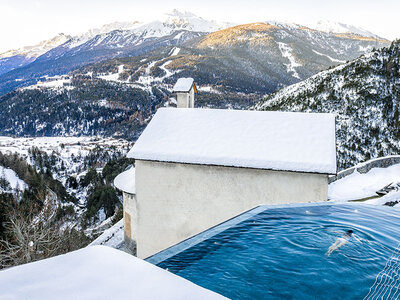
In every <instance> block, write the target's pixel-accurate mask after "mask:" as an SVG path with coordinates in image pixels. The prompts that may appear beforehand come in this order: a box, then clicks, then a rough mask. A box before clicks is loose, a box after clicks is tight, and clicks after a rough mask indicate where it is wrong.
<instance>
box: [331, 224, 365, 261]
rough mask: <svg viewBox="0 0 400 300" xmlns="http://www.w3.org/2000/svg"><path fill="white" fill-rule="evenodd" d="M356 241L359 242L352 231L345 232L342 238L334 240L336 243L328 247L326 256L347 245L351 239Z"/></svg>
mask: <svg viewBox="0 0 400 300" xmlns="http://www.w3.org/2000/svg"><path fill="white" fill-rule="evenodd" d="M352 237H353V238H354V239H356V240H357V241H358V242H361V241H360V240H359V239H358V238H357V237H356V236H355V234H353V230H347V231H346V232H345V233H344V234H343V236H342V237H339V238H337V239H336V241H335V242H334V243H333V244H332V245H331V246H330V247H329V249H328V252H326V255H328V256H329V255H331V254H332V252H333V251H335V250H337V249H339V248H340V247H342V246H344V245H346V244H347V242H348V241H349V240H350V239H351V238H352Z"/></svg>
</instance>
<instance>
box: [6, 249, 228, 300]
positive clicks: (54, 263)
mask: <svg viewBox="0 0 400 300" xmlns="http://www.w3.org/2000/svg"><path fill="white" fill-rule="evenodd" d="M0 282H1V289H0V299H30V300H35V299H40V300H47V299H58V300H63V299H86V300H90V299H96V300H98V299H226V298H224V297H223V296H220V295H218V294H216V293H214V292H212V291H209V290H207V289H204V288H202V287H200V286H197V285H195V284H194V283H191V282H190V281H188V280H186V279H183V278H182V277H179V276H177V275H174V274H172V273H170V272H168V271H166V270H163V269H161V268H159V267H156V266H154V265H152V264H150V263H148V262H145V261H143V260H141V259H138V258H136V257H134V256H132V255H130V254H127V253H125V252H122V251H119V250H116V249H112V248H110V247H106V246H89V247H86V248H83V249H80V250H78V251H74V252H70V253H68V254H64V255H60V256H57V257H53V258H49V259H45V260H41V261H38V262H34V263H30V264H25V265H22V266H18V267H14V268H10V269H7V270H4V271H1V272H0Z"/></svg>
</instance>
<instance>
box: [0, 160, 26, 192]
mask: <svg viewBox="0 0 400 300" xmlns="http://www.w3.org/2000/svg"><path fill="white" fill-rule="evenodd" d="M0 178H4V179H5V180H6V181H7V182H8V183H9V184H10V187H11V189H13V190H18V191H23V190H25V189H26V188H27V186H28V185H27V184H26V183H25V181H23V180H22V179H20V178H19V177H18V175H17V173H15V171H14V170H12V169H9V168H4V167H3V166H0ZM0 191H1V187H0Z"/></svg>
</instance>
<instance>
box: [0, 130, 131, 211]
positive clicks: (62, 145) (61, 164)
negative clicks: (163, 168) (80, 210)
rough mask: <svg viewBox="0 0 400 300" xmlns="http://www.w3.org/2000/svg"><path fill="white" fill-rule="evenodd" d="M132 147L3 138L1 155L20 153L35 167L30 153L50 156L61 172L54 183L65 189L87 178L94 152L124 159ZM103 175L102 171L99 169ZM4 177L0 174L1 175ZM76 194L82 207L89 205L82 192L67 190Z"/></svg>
mask: <svg viewBox="0 0 400 300" xmlns="http://www.w3.org/2000/svg"><path fill="white" fill-rule="evenodd" d="M131 146H132V143H131V142H129V141H127V140H124V139H114V138H100V137H32V138H12V137H5V136H0V152H1V153H4V154H14V153H17V154H19V155H20V156H21V157H23V158H25V159H26V161H27V162H28V163H29V164H31V165H34V161H33V159H32V156H31V155H30V154H29V150H30V149H31V148H32V147H37V148H38V149H40V150H41V151H43V152H46V153H47V154H48V155H49V156H53V155H54V156H55V157H56V168H57V169H58V170H60V172H55V173H53V176H54V178H55V179H57V180H60V181H61V182H62V183H63V184H64V185H65V184H66V180H67V178H68V177H69V176H75V177H76V178H78V179H79V178H80V177H81V176H84V175H85V174H86V171H87V170H86V169H85V166H84V163H85V161H84V160H85V158H86V157H88V156H89V155H91V154H92V153H93V151H95V150H100V151H103V152H104V153H106V154H107V155H113V154H116V153H117V152H120V154H121V155H124V154H125V153H127V152H128V150H129V149H130V148H131ZM99 171H101V169H99ZM0 176H1V173H0ZM67 191H68V192H69V193H73V194H75V196H76V197H77V198H78V200H79V201H80V203H81V204H83V203H84V201H86V194H85V193H84V192H82V191H74V190H71V189H68V190H67Z"/></svg>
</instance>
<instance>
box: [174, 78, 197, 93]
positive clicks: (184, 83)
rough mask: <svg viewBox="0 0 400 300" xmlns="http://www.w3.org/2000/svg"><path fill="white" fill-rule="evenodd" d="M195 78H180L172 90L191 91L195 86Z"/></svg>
mask: <svg viewBox="0 0 400 300" xmlns="http://www.w3.org/2000/svg"><path fill="white" fill-rule="evenodd" d="M193 84H194V80H193V78H179V79H178V80H177V81H176V83H175V85H174V88H173V89H172V92H174V93H176V92H189V91H190V89H191V88H192V87H193Z"/></svg>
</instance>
